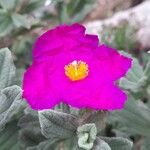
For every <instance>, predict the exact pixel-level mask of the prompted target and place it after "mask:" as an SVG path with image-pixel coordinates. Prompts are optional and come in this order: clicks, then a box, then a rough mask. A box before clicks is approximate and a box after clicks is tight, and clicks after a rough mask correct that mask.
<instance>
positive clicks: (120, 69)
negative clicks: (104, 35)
mask: <svg viewBox="0 0 150 150" xmlns="http://www.w3.org/2000/svg"><path fill="white" fill-rule="evenodd" d="M95 54H96V56H97V57H98V59H99V61H100V62H101V64H104V65H105V70H106V71H107V74H109V75H110V77H111V78H112V79H113V80H117V79H119V78H121V77H123V76H124V75H125V74H126V73H127V71H128V70H129V68H131V65H132V59H131V58H128V57H125V56H123V55H121V54H120V53H119V52H118V51H117V50H115V49H113V48H110V47H107V46H105V45H101V46H100V47H98V48H97V50H96V52H95Z"/></svg>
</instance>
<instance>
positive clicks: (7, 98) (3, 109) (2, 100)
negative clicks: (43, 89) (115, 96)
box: [0, 85, 23, 130]
mask: <svg viewBox="0 0 150 150" xmlns="http://www.w3.org/2000/svg"><path fill="white" fill-rule="evenodd" d="M22 109H23V101H22V90H21V89H20V87H18V86H15V85H14V86H11V87H8V88H5V89H3V90H1V92H0V130H2V128H3V127H5V124H6V123H7V122H9V121H10V120H11V119H13V117H15V116H17V115H20V114H19V112H20V111H22Z"/></svg>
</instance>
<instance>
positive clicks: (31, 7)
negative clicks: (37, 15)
mask: <svg viewBox="0 0 150 150" xmlns="http://www.w3.org/2000/svg"><path fill="white" fill-rule="evenodd" d="M44 3H45V1H44V0H43V1H41V0H36V1H29V2H28V4H26V6H25V7H24V8H23V9H22V10H21V12H22V13H27V14H29V13H31V12H33V11H36V10H38V9H39V8H41V7H43V6H44Z"/></svg>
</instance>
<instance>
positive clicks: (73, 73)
mask: <svg viewBox="0 0 150 150" xmlns="http://www.w3.org/2000/svg"><path fill="white" fill-rule="evenodd" d="M64 69H65V75H66V76H67V77H68V78H69V79H70V80H72V81H77V80H81V79H84V78H86V77H87V76H88V73H89V69H88V65H87V64H86V63H85V62H84V61H81V60H80V61H77V60H74V61H73V62H71V63H69V64H68V65H65V68H64Z"/></svg>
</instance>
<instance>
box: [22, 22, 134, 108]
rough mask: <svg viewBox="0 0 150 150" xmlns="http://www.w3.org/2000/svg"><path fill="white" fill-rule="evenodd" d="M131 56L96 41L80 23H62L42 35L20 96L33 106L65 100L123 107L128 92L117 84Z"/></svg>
mask: <svg viewBox="0 0 150 150" xmlns="http://www.w3.org/2000/svg"><path fill="white" fill-rule="evenodd" d="M131 64H132V60H131V59H130V58H127V57H125V56H123V55H121V54H119V52H118V51H117V50H115V49H113V48H109V47H107V46H105V45H99V41H98V37H97V36H96V35H89V34H85V28H84V27H83V26H82V25H80V24H77V23H76V24H72V25H70V26H69V25H61V26H58V27H56V28H55V29H52V30H49V31H47V32H46V33H44V34H43V35H41V36H40V37H39V38H38V39H37V41H36V42H35V45H34V47H33V64H32V65H31V66H30V67H29V69H28V70H27V71H26V72H25V74H24V81H23V90H24V91H23V97H24V98H25V99H26V100H27V102H28V103H29V104H30V106H31V107H32V108H33V109H36V110H42V109H49V108H53V107H54V106H55V105H56V104H59V103H60V102H64V103H66V104H69V105H71V106H73V107H77V108H90V109H96V110H99V109H101V110H114V109H122V108H123V106H124V103H125V101H126V99H127V95H126V94H125V93H124V92H123V91H122V90H121V89H120V88H119V87H118V86H117V85H116V82H115V81H116V80H118V79H119V78H121V77H123V76H125V74H126V72H127V71H128V69H129V68H130V67H131Z"/></svg>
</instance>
